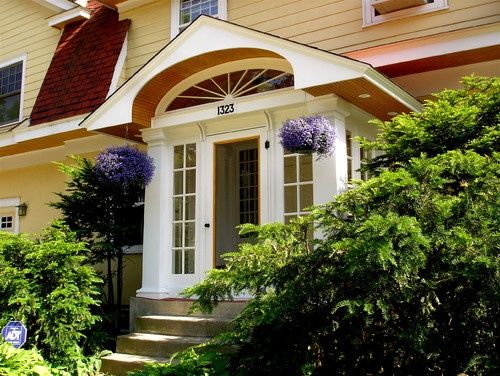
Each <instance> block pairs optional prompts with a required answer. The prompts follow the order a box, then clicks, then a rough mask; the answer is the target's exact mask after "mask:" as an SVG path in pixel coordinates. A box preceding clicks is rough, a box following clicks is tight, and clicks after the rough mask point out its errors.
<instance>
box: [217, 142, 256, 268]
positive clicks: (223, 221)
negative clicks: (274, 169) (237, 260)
mask: <svg viewBox="0 0 500 376" xmlns="http://www.w3.org/2000/svg"><path fill="white" fill-rule="evenodd" d="M214 162H215V163H214V183H215V184H214V213H213V218H214V223H215V231H214V234H213V235H214V254H213V257H214V266H215V267H217V268H220V267H223V266H224V260H223V259H222V258H221V256H222V255H223V254H224V253H227V252H232V251H236V250H237V249H238V244H239V243H240V242H241V240H242V238H241V236H240V235H239V234H238V226H239V225H241V224H244V223H252V224H259V218H260V217H259V139H258V137H257V138H250V139H243V140H231V141H225V142H220V143H215V145H214Z"/></svg>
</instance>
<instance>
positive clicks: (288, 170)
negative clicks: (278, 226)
mask: <svg viewBox="0 0 500 376" xmlns="http://www.w3.org/2000/svg"><path fill="white" fill-rule="evenodd" d="M312 161H313V160H312V155H311V154H290V153H286V154H285V155H284V157H283V167H284V183H285V184H284V190H285V198H284V199H285V202H284V204H285V213H284V214H285V218H284V219H285V223H288V222H290V219H292V218H295V217H297V216H299V215H307V214H309V212H308V211H307V210H306V208H308V207H310V206H312V204H313V165H312Z"/></svg>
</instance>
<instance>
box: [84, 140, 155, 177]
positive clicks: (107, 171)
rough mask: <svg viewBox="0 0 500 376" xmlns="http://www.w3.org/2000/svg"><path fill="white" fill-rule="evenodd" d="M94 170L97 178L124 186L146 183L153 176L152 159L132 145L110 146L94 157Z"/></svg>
mask: <svg viewBox="0 0 500 376" xmlns="http://www.w3.org/2000/svg"><path fill="white" fill-rule="evenodd" d="M94 168H95V172H96V174H97V176H98V178H99V180H101V181H103V182H107V183H112V184H119V185H122V186H124V187H126V186H128V185H130V184H134V183H137V184H141V185H147V184H148V183H149V182H150V181H151V179H152V178H153V172H154V164H153V159H152V158H151V157H149V156H148V155H147V154H146V153H143V152H142V151H140V150H137V149H136V148H134V147H132V146H128V145H127V146H111V147H109V148H107V149H106V150H104V151H103V152H102V153H100V154H99V155H98V156H97V157H96V163H95V167H94Z"/></svg>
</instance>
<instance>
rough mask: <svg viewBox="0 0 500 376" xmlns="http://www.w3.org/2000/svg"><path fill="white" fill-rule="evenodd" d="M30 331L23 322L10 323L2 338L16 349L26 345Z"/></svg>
mask: <svg viewBox="0 0 500 376" xmlns="http://www.w3.org/2000/svg"><path fill="white" fill-rule="evenodd" d="M27 334H28V331H27V330H26V327H25V326H24V325H23V323H22V322H21V321H9V323H8V324H7V325H5V326H4V327H3V329H2V337H3V339H4V340H5V342H9V343H10V344H12V346H14V347H15V348H16V349H18V348H19V347H21V346H22V345H24V344H25V343H26V337H27Z"/></svg>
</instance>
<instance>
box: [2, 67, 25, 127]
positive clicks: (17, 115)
mask: <svg viewBox="0 0 500 376" xmlns="http://www.w3.org/2000/svg"><path fill="white" fill-rule="evenodd" d="M22 86H23V61H17V62H10V63H7V64H5V65H1V64H0V126H2V125H6V124H10V123H15V122H18V121H19V120H20V119H21V91H22Z"/></svg>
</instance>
